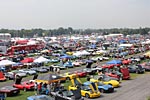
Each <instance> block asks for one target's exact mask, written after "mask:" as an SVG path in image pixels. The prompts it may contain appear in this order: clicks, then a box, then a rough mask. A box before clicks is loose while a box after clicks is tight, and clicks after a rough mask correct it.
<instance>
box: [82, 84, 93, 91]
mask: <svg viewBox="0 0 150 100" xmlns="http://www.w3.org/2000/svg"><path fill="white" fill-rule="evenodd" d="M81 89H82V90H85V91H89V90H91V88H90V87H89V86H87V85H84V86H82V87H81Z"/></svg>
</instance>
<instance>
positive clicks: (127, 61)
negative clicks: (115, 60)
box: [122, 59, 131, 65]
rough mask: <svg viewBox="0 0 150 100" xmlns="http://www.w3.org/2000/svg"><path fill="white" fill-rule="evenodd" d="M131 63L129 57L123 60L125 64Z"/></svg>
mask: <svg viewBox="0 0 150 100" xmlns="http://www.w3.org/2000/svg"><path fill="white" fill-rule="evenodd" d="M130 63H131V60H127V59H126V60H123V61H122V64H125V65H128V64H130Z"/></svg>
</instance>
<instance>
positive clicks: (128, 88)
mask: <svg viewBox="0 0 150 100" xmlns="http://www.w3.org/2000/svg"><path fill="white" fill-rule="evenodd" d="M148 96H150V74H143V75H141V76H139V77H137V78H135V79H134V80H127V81H124V82H122V83H121V87H120V88H115V92H114V93H103V94H102V95H101V97H100V98H95V99H92V100H147V99H146V98H147V97H148ZM85 100H90V99H85Z"/></svg>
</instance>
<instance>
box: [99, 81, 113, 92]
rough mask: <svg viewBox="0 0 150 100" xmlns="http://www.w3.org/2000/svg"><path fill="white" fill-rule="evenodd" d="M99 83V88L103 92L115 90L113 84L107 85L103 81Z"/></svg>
mask: <svg viewBox="0 0 150 100" xmlns="http://www.w3.org/2000/svg"><path fill="white" fill-rule="evenodd" d="M97 85H98V90H99V91H100V92H101V93H111V92H113V91H114V88H113V86H112V85H105V84H103V83H101V82H98V83H97Z"/></svg>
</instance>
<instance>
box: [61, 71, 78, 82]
mask: <svg viewBox="0 0 150 100" xmlns="http://www.w3.org/2000/svg"><path fill="white" fill-rule="evenodd" d="M61 76H63V77H65V78H66V79H68V80H70V79H72V78H75V77H78V76H77V74H74V73H71V72H68V73H64V74H61Z"/></svg>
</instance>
